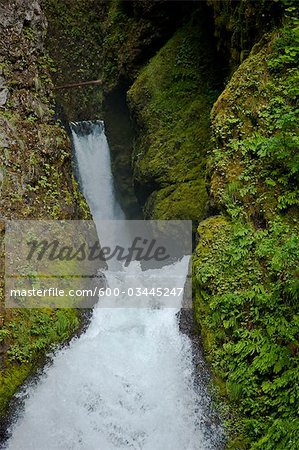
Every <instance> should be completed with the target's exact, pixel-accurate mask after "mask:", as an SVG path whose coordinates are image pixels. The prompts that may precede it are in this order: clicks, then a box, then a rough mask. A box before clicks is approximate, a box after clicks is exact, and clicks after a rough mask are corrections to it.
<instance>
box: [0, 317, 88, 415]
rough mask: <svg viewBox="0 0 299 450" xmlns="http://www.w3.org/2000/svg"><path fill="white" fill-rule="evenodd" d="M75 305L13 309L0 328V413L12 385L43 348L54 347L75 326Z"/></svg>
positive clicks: (18, 382) (30, 367) (29, 369)
mask: <svg viewBox="0 0 299 450" xmlns="http://www.w3.org/2000/svg"><path fill="white" fill-rule="evenodd" d="M78 327H79V319H78V314H77V311H76V310H75V309H65V310H64V309H60V310H53V309H48V310H46V309H23V310H14V311H13V312H12V313H11V319H10V320H8V317H7V318H6V325H5V326H4V327H3V328H2V329H1V332H0V342H1V341H3V342H5V345H6V346H7V351H6V357H5V359H4V361H3V362H4V364H5V370H4V371H3V370H2V371H1V372H0V386H1V389H0V416H1V415H2V414H4V413H5V411H6V408H7V406H8V403H9V400H10V398H11V397H12V396H13V394H14V393H15V391H16V389H17V388H18V387H19V386H20V385H21V384H22V383H23V382H24V380H25V379H26V377H27V376H28V375H29V374H30V373H32V371H33V370H34V369H36V367H38V363H39V362H40V360H41V357H42V355H44V354H45V352H46V351H47V352H49V351H51V350H54V349H55V348H56V346H57V344H59V343H62V342H65V341H66V340H67V339H69V338H70V336H72V335H73V333H74V332H75V331H77V330H78Z"/></svg>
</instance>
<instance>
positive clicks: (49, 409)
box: [5, 121, 221, 450]
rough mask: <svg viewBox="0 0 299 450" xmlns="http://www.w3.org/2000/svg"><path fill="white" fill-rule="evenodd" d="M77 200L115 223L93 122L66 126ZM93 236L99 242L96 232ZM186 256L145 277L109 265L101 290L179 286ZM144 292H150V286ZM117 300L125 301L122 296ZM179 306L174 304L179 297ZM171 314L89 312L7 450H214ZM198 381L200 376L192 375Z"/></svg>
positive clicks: (117, 209)
mask: <svg viewBox="0 0 299 450" xmlns="http://www.w3.org/2000/svg"><path fill="white" fill-rule="evenodd" d="M71 130H72V137H73V144H74V149H75V157H76V161H77V166H78V171H79V179H80V184H81V188H82V191H83V194H84V196H85V198H86V200H87V202H88V204H89V207H90V210H91V212H92V215H93V218H94V220H95V222H96V221H97V220H104V219H109V220H120V219H124V218H125V214H124V212H123V210H122V208H121V206H120V204H119V203H118V201H117V197H116V194H115V189H114V180H113V176H112V173H111V161H110V151H109V146H108V143H107V139H106V136H105V130H104V124H103V122H101V121H93V122H79V123H72V124H71ZM99 238H101V236H99ZM188 263H189V261H188V258H187V257H185V258H182V259H181V260H180V261H178V262H176V263H174V264H171V265H168V266H166V267H163V269H149V270H147V271H146V272H147V273H145V271H144V270H142V268H141V267H140V265H138V264H137V263H136V264H131V265H130V266H129V267H128V268H124V269H122V270H120V269H119V270H117V271H116V270H112V269H111V268H108V269H107V270H106V271H105V276H106V279H107V282H108V285H109V287H111V288H115V287H116V288H117V287H121V288H122V289H123V288H124V287H126V286H127V287H132V286H133V287H134V286H143V287H147V285H149V284H150V280H151V278H152V277H154V278H155V279H156V280H160V279H161V282H160V283H159V285H162V286H163V283H165V279H167V275H168V273H169V277H171V280H173V281H172V285H175V284H176V283H177V286H180V285H182V281H184V280H185V278H186V276H187V272H188ZM148 287H149V288H150V286H148ZM123 300H124V301H125V300H126V299H123ZM180 300H182V299H180ZM177 313H178V309H176V308H160V309H159V308H99V307H97V306H96V307H95V308H94V310H93V315H92V318H91V321H90V324H89V326H88V328H87V330H86V331H85V332H84V333H83V334H81V335H80V336H79V337H77V338H74V339H73V340H72V341H71V342H70V344H69V345H67V346H65V347H64V348H62V349H60V350H58V351H57V352H56V353H55V354H54V355H53V358H52V362H51V364H49V365H48V366H46V367H45V369H44V371H43V373H42V374H41V376H40V377H39V378H38V379H37V380H35V382H31V383H28V384H27V386H26V388H25V392H22V393H20V394H19V395H20V396H22V408H20V411H19V412H18V414H17V417H16V418H15V420H14V423H13V424H12V425H11V427H10V430H9V433H10V437H9V439H8V441H7V443H6V447H5V448H6V449H7V450H67V449H73V450H79V449H84V450H114V449H115V450H117V449H142V450H208V449H211V450H215V449H218V448H220V447H219V445H220V444H219V443H220V441H221V427H220V426H219V425H217V423H216V422H215V421H214V420H213V419H212V418H211V417H210V416H209V415H210V414H211V412H210V410H211V408H210V398H209V396H208V393H207V391H206V388H205V386H204V383H202V384H201V383H200V382H198V381H197V382H196V379H197V378H195V367H194V362H193V354H192V345H191V341H190V339H189V338H188V337H187V336H186V335H184V334H182V333H181V332H180V331H179V326H178V319H177ZM199 380H200V378H199Z"/></svg>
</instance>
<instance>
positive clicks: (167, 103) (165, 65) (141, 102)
mask: <svg viewBox="0 0 299 450" xmlns="http://www.w3.org/2000/svg"><path fill="white" fill-rule="evenodd" d="M204 42H205V35H204V33H203V32H202V33H199V32H198V24H197V25H195V24H194V25H192V24H188V25H186V26H185V27H183V28H182V29H180V30H179V31H178V32H177V33H176V34H175V35H174V36H173V37H172V38H171V39H170V40H169V41H168V42H167V44H166V45H165V46H164V47H163V48H162V49H161V50H160V51H159V52H158V54H157V55H156V56H155V57H154V58H153V59H152V60H151V61H150V62H149V64H148V65H147V66H146V67H145V69H144V70H143V71H142V72H141V73H140V75H139V76H138V78H137V80H136V82H135V83H134V84H133V86H132V88H131V89H130V91H129V93H128V99H129V104H130V107H131V109H132V111H133V114H134V118H135V120H136V122H137V126H138V130H139V132H138V137H137V139H136V142H135V150H134V155H133V164H134V181H135V186H136V192H137V195H138V196H139V198H140V200H141V202H144V201H145V200H146V205H145V213H146V216H147V217H152V218H159V219H171V218H172V219H173V218H178V219H181V218H185V219H187V218H190V219H194V220H199V219H200V218H202V216H203V213H204V209H205V204H206V201H207V193H206V189H205V181H204V173H205V157H206V153H207V150H208V149H209V147H210V127H209V125H210V121H209V111H210V108H211V106H212V104H213V101H214V100H215V98H216V91H215V85H216V81H215V79H216V77H215V67H213V65H212V58H213V52H212V50H211V48H210V47H208V46H206V45H205V44H204Z"/></svg>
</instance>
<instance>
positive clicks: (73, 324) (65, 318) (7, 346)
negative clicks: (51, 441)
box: [0, 0, 89, 417]
mask: <svg viewBox="0 0 299 450" xmlns="http://www.w3.org/2000/svg"><path fill="white" fill-rule="evenodd" d="M0 14H1V24H0V223H1V230H0V231H1V238H0V242H1V261H0V263H1V266H0V267H1V283H0V416H1V417H2V415H3V414H4V412H5V410H6V407H7V405H8V402H9V400H10V398H11V397H12V395H13V394H14V392H15V391H16V389H17V388H18V386H20V384H21V383H22V382H23V381H24V380H25V378H26V377H27V376H28V374H29V373H30V371H32V369H33V368H34V367H35V365H36V363H37V361H38V359H40V357H41V355H42V354H44V353H45V351H47V350H49V349H51V348H52V345H54V344H55V343H59V342H62V341H64V340H66V339H67V338H69V337H70V336H71V335H72V333H74V332H75V331H76V330H77V329H78V327H79V322H80V320H79V315H78V313H77V311H75V310H72V309H68V310H52V309H48V310H34V309H5V307H4V286H3V275H4V260H3V236H4V228H5V221H6V220H8V219H35V220H36V219H48V220H51V219H77V218H87V217H89V211H88V208H87V205H86V204H85V201H84V200H83V198H82V196H81V194H80V193H79V191H78V189H77V184H76V182H75V180H74V177H73V176H72V167H71V149H70V142H69V139H68V137H67V134H66V132H65V131H64V130H63V128H62V127H61V124H60V123H59V121H57V120H56V119H55V103H54V98H53V94H52V86H53V85H52V81H51V79H50V75H49V72H50V69H51V66H52V61H51V59H50V58H49V57H48V55H47V53H46V52H45V51H44V38H45V34H46V25H47V22H46V19H45V16H44V14H43V12H42V10H41V7H40V4H39V2H38V1H34V2H32V1H30V0H18V1H16V2H9V1H2V2H0Z"/></svg>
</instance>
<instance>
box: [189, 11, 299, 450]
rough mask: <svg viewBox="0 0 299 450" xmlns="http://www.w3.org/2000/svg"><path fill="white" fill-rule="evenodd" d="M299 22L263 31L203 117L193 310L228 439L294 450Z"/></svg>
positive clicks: (298, 397)
mask: <svg viewBox="0 0 299 450" xmlns="http://www.w3.org/2000/svg"><path fill="white" fill-rule="evenodd" d="M297 25H298V22H297V20H295V19H289V20H287V25H286V26H285V27H283V28H281V29H279V30H275V31H274V32H273V33H271V34H268V35H266V36H265V37H264V38H263V39H262V41H261V42H260V43H259V44H257V45H256V46H255V47H254V48H253V49H252V51H251V53H250V55H249V57H248V58H247V59H246V60H245V61H244V62H243V63H242V64H241V66H240V67H239V68H238V69H237V70H236V72H235V73H234V75H233V76H232V78H231V80H230V81H229V83H228V85H227V86H226V88H225V90H224V91H223V93H222V94H221V95H220V97H219V98H218V100H217V101H216V103H215V104H214V107H213V110H212V131H213V150H212V151H211V152H210V154H209V157H208V167H209V178H210V185H209V186H210V189H209V191H210V196H209V198H210V202H211V203H212V205H213V208H214V209H218V211H219V212H221V215H218V216H215V217H211V218H208V219H207V220H205V221H204V222H202V223H201V224H200V226H199V228H198V235H199V243H198V246H197V250H196V256H195V258H194V284H195V295H196V301H195V314H196V319H197V322H198V325H199V327H200V329H201V333H202V336H203V339H204V343H205V349H206V354H207V357H208V359H209V361H210V362H211V364H212V367H213V370H214V374H215V379H216V381H217V382H218V385H219V388H220V393H221V395H222V396H223V398H227V399H229V410H230V426H231V430H232V435H234V438H233V439H232V441H230V446H229V448H237V449H241V448H244V449H247V448H250V449H251V448H252V449H263V450H266V449H269V450H270V449H271V450H272V449H273V450H274V449H281V450H282V449H294V450H295V449H296V448H297V446H298V430H299V421H298V416H297V410H296V406H295V405H296V404H298V401H299V390H298V374H299V367H298V365H299V358H298V349H299V341H298V336H299V333H298V332H299V324H298V312H299V311H298V301H297V300H298V281H297V280H298V278H297V276H298V267H297V262H298V256H299V254H298V243H299V230H298V185H297V180H298V168H299V166H298V128H297V125H296V124H297V123H298V89H297V87H296V86H297V85H298V56H299V54H298V48H299V47H298V33H297V31H298V29H297Z"/></svg>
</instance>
